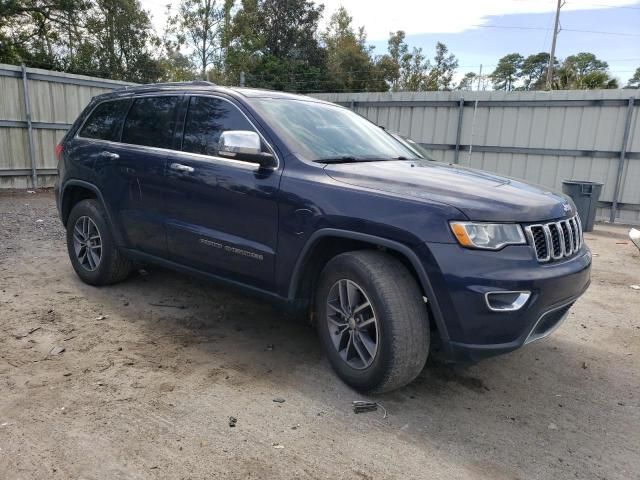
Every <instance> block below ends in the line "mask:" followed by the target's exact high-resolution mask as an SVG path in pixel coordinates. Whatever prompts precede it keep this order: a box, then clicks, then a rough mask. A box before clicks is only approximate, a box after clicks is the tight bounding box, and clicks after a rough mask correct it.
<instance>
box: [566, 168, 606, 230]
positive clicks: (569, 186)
mask: <svg viewBox="0 0 640 480" xmlns="http://www.w3.org/2000/svg"><path fill="white" fill-rule="evenodd" d="M562 192H563V193H565V194H567V195H569V196H570V197H571V199H572V200H573V203H575V204H576V208H577V209H578V215H580V220H581V221H582V230H583V231H585V232H590V231H592V230H593V223H594V222H595V219H596V207H597V206H598V199H599V198H600V192H602V184H601V183H598V182H586V181H581V180H564V181H563V182H562Z"/></svg>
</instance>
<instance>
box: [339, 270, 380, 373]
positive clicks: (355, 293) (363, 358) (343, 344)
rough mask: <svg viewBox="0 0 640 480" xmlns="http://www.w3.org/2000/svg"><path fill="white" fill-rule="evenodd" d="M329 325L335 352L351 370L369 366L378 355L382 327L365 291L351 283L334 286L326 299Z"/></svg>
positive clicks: (345, 281)
mask: <svg viewBox="0 0 640 480" xmlns="http://www.w3.org/2000/svg"><path fill="white" fill-rule="evenodd" d="M327 324H328V327H329V335H330V337H331V340H332V342H333V346H334V347H335V349H336V351H337V352H338V354H339V355H340V357H341V358H342V360H343V361H344V362H346V363H347V364H348V365H349V366H350V367H352V368H354V369H356V370H363V369H365V368H367V367H369V366H370V365H371V364H372V363H373V361H374V359H375V357H376V354H377V353H378V340H379V325H378V320H377V318H376V315H375V312H374V310H373V305H372V304H371V302H370V301H369V298H368V297H367V295H366V293H365V292H364V289H363V288H362V287H360V286H359V285H358V284H357V283H355V282H354V281H352V280H347V279H342V280H338V281H337V282H336V283H334V284H333V286H332V287H331V289H330V290H329V296H328V299H327Z"/></svg>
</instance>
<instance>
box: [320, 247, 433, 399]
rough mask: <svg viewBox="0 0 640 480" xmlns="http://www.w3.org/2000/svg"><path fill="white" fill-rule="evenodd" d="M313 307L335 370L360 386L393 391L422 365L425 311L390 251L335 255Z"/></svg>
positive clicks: (415, 287)
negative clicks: (389, 253)
mask: <svg viewBox="0 0 640 480" xmlns="http://www.w3.org/2000/svg"><path fill="white" fill-rule="evenodd" d="M349 304H351V305H349ZM315 310H316V318H317V327H318V333H319V335H320V338H321V340H322V343H323V346H324V348H325V351H326V353H327V356H328V357H329V361H330V363H331V365H332V367H333V369H334V370H335V371H336V373H337V374H338V376H339V377H340V378H341V379H342V380H343V381H344V382H345V383H347V384H348V385H350V386H351V387H353V388H355V389H356V390H360V391H365V392H372V393H382V392H387V391H390V390H394V389H396V388H400V387H402V386H404V385H406V384H408V383H409V382H411V381H412V380H414V379H415V378H416V377H417V376H418V375H419V374H420V372H421V371H422V369H423V368H424V365H425V363H426V361H427V357H428V355H429V341H430V334H429V319H428V313H427V309H426V306H425V304H424V302H423V300H422V292H421V290H420V288H419V287H418V284H417V283H416V281H415V280H414V278H413V276H412V275H411V273H410V272H409V271H408V270H407V268H406V267H405V266H404V265H403V264H402V263H401V262H400V261H398V260H397V259H395V258H393V257H392V256H391V255H388V254H386V253H382V252H378V251H373V250H362V251H355V252H349V253H343V254H340V255H338V256H336V257H334V258H333V259H332V260H331V261H330V262H329V263H328V264H327V265H326V267H325V268H324V270H323V272H322V274H321V276H320V280H319V282H318V286H317V289H316V298H315ZM372 319H373V320H372ZM349 339H350V340H349ZM349 342H351V343H349Z"/></svg>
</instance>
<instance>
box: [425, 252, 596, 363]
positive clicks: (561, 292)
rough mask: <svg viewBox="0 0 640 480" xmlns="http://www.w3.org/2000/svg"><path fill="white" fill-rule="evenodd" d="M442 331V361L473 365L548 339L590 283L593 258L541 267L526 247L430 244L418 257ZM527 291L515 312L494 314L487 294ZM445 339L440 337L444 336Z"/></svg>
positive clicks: (582, 256) (581, 255) (578, 256)
mask: <svg viewBox="0 0 640 480" xmlns="http://www.w3.org/2000/svg"><path fill="white" fill-rule="evenodd" d="M421 256H422V257H423V261H424V265H425V266H427V275H428V277H429V279H430V281H431V285H432V288H433V290H434V294H435V297H436V300H437V302H438V307H439V308H438V309H439V312H440V314H441V316H442V322H441V323H442V325H443V326H444V328H445V329H446V332H440V333H441V335H440V336H441V338H442V339H443V341H442V345H441V352H440V353H441V355H442V356H444V357H445V358H447V359H448V360H453V361H477V360H480V359H482V358H486V357H490V356H493V355H498V354H501V353H507V352H510V351H512V350H515V349H517V348H519V347H521V346H522V345H524V344H526V343H530V342H531V341H534V340H538V339H540V338H543V337H545V336H547V335H549V334H550V333H551V332H552V331H553V330H555V329H556V328H557V327H558V326H559V325H560V323H561V322H562V320H563V319H564V318H565V317H566V315H567V313H568V311H569V308H570V307H571V305H573V303H574V302H575V301H576V300H577V299H578V298H579V297H580V296H581V295H582V294H583V293H584V292H585V290H586V289H587V288H588V286H589V283H590V278H591V277H590V270H591V252H590V251H589V249H588V248H587V247H586V245H585V246H583V247H582V248H581V250H580V251H579V252H578V253H577V254H576V255H574V256H573V257H571V258H567V259H565V260H562V261H558V262H553V263H549V264H541V263H538V261H537V260H536V259H535V257H534V253H533V250H532V249H531V248H530V247H529V246H510V247H506V248H504V249H503V250H501V251H498V252H494V251H480V250H470V249H465V248H462V247H460V246H458V245H455V244H436V243H430V244H426V245H425V246H424V250H423V251H422V252H421ZM496 291H527V292H530V293H531V295H530V297H529V298H528V300H527V302H526V303H525V304H524V306H523V307H522V308H520V309H518V310H516V311H492V310H491V309H490V308H489V307H488V306H487V302H486V299H485V294H486V293H487V292H496ZM443 333H444V334H443Z"/></svg>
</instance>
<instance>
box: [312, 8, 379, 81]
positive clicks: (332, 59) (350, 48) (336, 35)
mask: <svg viewBox="0 0 640 480" xmlns="http://www.w3.org/2000/svg"><path fill="white" fill-rule="evenodd" d="M352 21H353V19H352V17H351V16H350V15H349V13H348V12H347V10H346V9H345V8H344V7H340V8H339V9H338V10H337V11H336V12H335V13H334V14H333V15H332V16H331V19H330V20H329V24H328V26H327V29H326V31H325V32H323V33H322V34H321V39H322V42H323V44H324V48H325V50H326V53H325V59H326V60H325V61H326V65H327V74H328V78H329V83H328V85H327V87H328V88H327V90H332V91H348V92H356V91H375V90H387V85H386V83H385V81H384V77H383V71H382V70H381V69H380V68H378V66H377V65H376V64H375V63H374V62H373V60H372V58H371V53H372V51H373V48H372V47H367V45H366V34H365V31H364V28H360V29H359V30H358V32H357V33H356V32H355V31H354V29H353V27H352V26H351V23H352Z"/></svg>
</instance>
